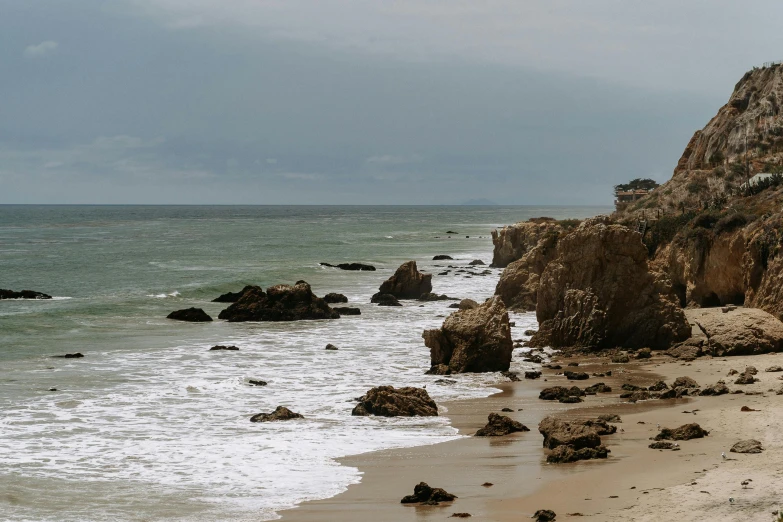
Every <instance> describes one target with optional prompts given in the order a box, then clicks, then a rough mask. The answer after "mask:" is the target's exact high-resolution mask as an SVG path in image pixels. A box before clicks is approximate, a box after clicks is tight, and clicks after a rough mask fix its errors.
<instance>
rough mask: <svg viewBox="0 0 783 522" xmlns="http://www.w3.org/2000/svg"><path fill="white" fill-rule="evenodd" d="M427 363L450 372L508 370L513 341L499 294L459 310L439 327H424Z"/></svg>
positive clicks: (423, 335)
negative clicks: (472, 307)
mask: <svg viewBox="0 0 783 522" xmlns="http://www.w3.org/2000/svg"><path fill="white" fill-rule="evenodd" d="M422 337H423V338H424V344H425V345H426V346H427V347H428V348H429V349H430V363H431V366H433V367H435V366H438V365H447V366H448V367H449V369H450V370H451V372H452V373H466V372H497V371H507V370H508V369H509V366H510V365H511V353H512V351H513V349H514V344H513V342H512V340H511V327H510V326H509V324H508V312H506V307H505V305H504V304H503V301H502V300H501V299H500V298H499V297H497V296H496V297H493V298H491V299H488V300H487V301H486V302H484V303H483V304H482V305H480V306H479V307H477V308H475V309H472V310H458V311H456V312H454V313H452V314H451V315H450V316H449V317H447V318H446V320H445V321H443V326H442V327H441V328H439V329H434V330H425V331H424V333H423V334H422Z"/></svg>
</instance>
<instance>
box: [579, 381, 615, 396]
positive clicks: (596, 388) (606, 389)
mask: <svg viewBox="0 0 783 522" xmlns="http://www.w3.org/2000/svg"><path fill="white" fill-rule="evenodd" d="M596 393H612V387H611V386H607V385H606V384H604V383H602V382H599V383H596V384H593V385H592V386H588V387H587V388H585V394H586V395H595V394H596Z"/></svg>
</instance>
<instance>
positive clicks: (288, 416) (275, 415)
mask: <svg viewBox="0 0 783 522" xmlns="http://www.w3.org/2000/svg"><path fill="white" fill-rule="evenodd" d="M303 418H304V416H302V415H299V414H298V413H294V412H292V411H291V410H289V409H288V408H286V407H285V406H278V407H277V408H276V409H275V411H273V412H272V413H257V414H255V415H253V416H252V417H250V422H272V421H285V420H292V419H303Z"/></svg>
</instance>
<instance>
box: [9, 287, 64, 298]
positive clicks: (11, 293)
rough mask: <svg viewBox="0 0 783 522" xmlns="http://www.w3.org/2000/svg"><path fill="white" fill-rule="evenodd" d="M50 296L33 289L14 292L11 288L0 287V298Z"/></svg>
mask: <svg viewBox="0 0 783 522" xmlns="http://www.w3.org/2000/svg"><path fill="white" fill-rule="evenodd" d="M51 298H52V296H50V295H48V294H44V293H42V292H35V291H33V290H22V291H21V292H14V291H13V290H3V289H0V299H51Z"/></svg>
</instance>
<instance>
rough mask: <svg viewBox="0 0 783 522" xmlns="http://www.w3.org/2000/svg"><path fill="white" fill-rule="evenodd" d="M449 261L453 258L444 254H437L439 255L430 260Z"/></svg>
mask: <svg viewBox="0 0 783 522" xmlns="http://www.w3.org/2000/svg"><path fill="white" fill-rule="evenodd" d="M449 259H454V258H453V257H451V256H447V255H444V254H439V255H437V256H435V257H433V258H432V260H433V261H446V260H449Z"/></svg>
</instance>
